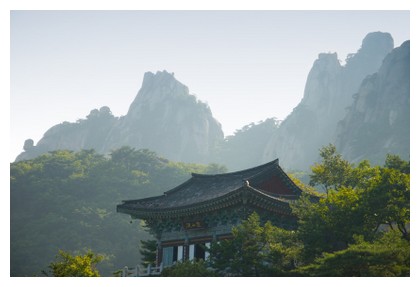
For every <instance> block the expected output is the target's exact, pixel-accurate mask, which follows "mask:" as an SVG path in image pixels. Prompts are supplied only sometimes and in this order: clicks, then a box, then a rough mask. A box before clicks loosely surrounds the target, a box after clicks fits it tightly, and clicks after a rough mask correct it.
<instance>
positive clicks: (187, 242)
mask: <svg viewBox="0 0 420 287" xmlns="http://www.w3.org/2000/svg"><path fill="white" fill-rule="evenodd" d="M189 245H190V244H189V240H188V238H185V241H184V248H183V249H184V255H183V258H182V259H183V261H187V260H188V257H189V254H190V250H189Z"/></svg>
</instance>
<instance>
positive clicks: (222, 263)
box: [210, 213, 300, 276]
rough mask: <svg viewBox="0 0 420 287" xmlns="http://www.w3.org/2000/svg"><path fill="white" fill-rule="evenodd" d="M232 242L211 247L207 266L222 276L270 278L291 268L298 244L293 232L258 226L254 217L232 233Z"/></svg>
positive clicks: (235, 228) (255, 215) (267, 224)
mask: <svg viewBox="0 0 420 287" xmlns="http://www.w3.org/2000/svg"><path fill="white" fill-rule="evenodd" d="M232 236H233V238H232V239H230V240H224V241H221V242H218V243H216V244H212V246H211V248H210V265H211V267H212V268H214V269H215V270H216V271H217V272H218V273H219V274H221V275H229V276H273V275H279V274H282V273H283V272H284V271H286V270H290V269H292V268H293V267H294V265H293V264H294V262H295V259H296V257H297V254H298V253H299V248H300V247H299V244H296V241H295V239H296V237H295V234H294V232H293V231H287V230H284V229H281V228H278V227H275V226H273V225H272V224H271V223H270V222H266V223H265V224H264V225H262V224H261V221H260V217H259V216H258V214H256V213H253V214H251V215H250V216H249V218H248V219H247V220H245V221H244V222H243V223H242V224H240V225H239V226H237V227H234V228H233V229H232Z"/></svg>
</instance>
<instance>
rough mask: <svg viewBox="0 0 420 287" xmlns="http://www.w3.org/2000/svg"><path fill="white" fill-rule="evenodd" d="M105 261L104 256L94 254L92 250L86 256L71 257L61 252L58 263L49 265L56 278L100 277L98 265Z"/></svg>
mask: <svg viewBox="0 0 420 287" xmlns="http://www.w3.org/2000/svg"><path fill="white" fill-rule="evenodd" d="M102 260H103V256H101V255H96V254H94V253H93V252H92V251H91V250H89V251H87V252H86V254H84V255H75V256H73V255H71V254H70V253H68V252H65V251H62V250H59V252H58V256H57V261H55V262H52V263H51V264H50V265H49V269H50V271H51V273H52V275H53V276H54V277H99V276H100V275H99V271H98V270H97V269H96V264H98V263H99V262H101V261H102Z"/></svg>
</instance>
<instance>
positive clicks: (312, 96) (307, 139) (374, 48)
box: [264, 32, 394, 170]
mask: <svg viewBox="0 0 420 287" xmlns="http://www.w3.org/2000/svg"><path fill="white" fill-rule="evenodd" d="M393 42H394V41H393V39H392V37H391V35H390V34H389V33H382V32H373V33H369V34H368V35H366V37H365V38H364V39H363V41H362V45H361V47H360V49H359V50H358V51H357V53H354V54H350V55H349V56H348V57H347V60H346V65H345V66H341V65H340V63H339V61H338V59H337V54H336V53H328V54H326V53H321V54H319V56H318V59H317V60H315V62H314V64H313V67H312V69H311V71H310V72H309V75H308V78H307V81H306V85H305V91H304V96H303V98H302V101H301V102H300V103H299V105H298V106H297V107H296V108H295V109H294V110H293V112H292V113H291V114H290V115H289V116H288V117H287V118H286V119H285V120H284V121H283V122H282V123H281V124H280V126H279V128H278V129H277V131H276V133H275V134H274V135H273V137H272V138H271V140H270V141H269V143H268V144H267V147H266V149H265V151H264V159H265V160H268V159H270V158H276V157H277V158H279V161H280V163H281V164H282V166H284V167H286V168H288V169H301V170H307V169H308V168H309V167H310V165H312V164H314V163H315V162H316V160H317V158H318V153H319V149H320V148H321V147H322V146H324V145H327V144H328V143H331V142H333V141H334V131H335V130H336V125H337V123H338V122H339V121H340V120H342V119H343V117H344V115H345V111H346V108H347V107H348V106H350V105H351V104H352V102H353V97H352V96H353V95H354V94H355V93H356V92H357V90H358V88H359V87H360V84H361V83H362V81H363V79H364V78H366V76H368V75H370V74H373V73H375V72H377V71H378V69H379V67H380V66H381V64H382V61H383V59H384V57H385V56H386V55H387V54H388V53H389V52H390V51H391V50H392V48H393Z"/></svg>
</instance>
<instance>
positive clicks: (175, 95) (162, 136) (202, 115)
mask: <svg viewBox="0 0 420 287" xmlns="http://www.w3.org/2000/svg"><path fill="white" fill-rule="evenodd" d="M222 140H223V131H222V129H221V125H220V124H219V123H218V122H217V120H215V119H214V118H213V116H212V113H211V110H210V108H209V107H208V106H207V105H206V104H204V103H202V102H200V101H198V100H197V99H196V97H195V96H193V95H190V94H189V91H188V88H187V87H186V86H185V85H183V84H182V83H180V82H179V81H177V80H176V79H175V77H174V76H173V74H169V73H168V72H166V71H163V72H157V73H156V74H153V73H150V72H148V73H146V74H145V75H144V79H143V84H142V87H141V89H140V91H139V92H138V94H137V96H136V98H135V100H134V101H133V103H132V104H131V106H130V109H129V111H128V113H127V115H126V116H124V117H121V118H115V117H113V116H112V114H111V112H110V110H109V108H107V107H104V108H101V109H100V110H99V111H98V110H93V111H92V112H91V113H90V115H89V116H87V119H85V120H80V121H78V122H77V123H68V122H65V123H62V124H58V125H56V126H54V127H52V128H50V129H49V130H48V131H47V132H46V133H45V134H44V137H43V138H42V139H41V140H40V141H39V142H38V144H37V145H36V146H33V141H32V142H31V140H27V141H26V142H25V152H23V153H22V154H20V155H19V156H18V157H17V158H16V160H17V161H19V160H25V159H31V158H34V157H36V156H38V155H40V154H43V153H46V152H48V151H54V150H60V149H69V150H74V151H77V150H81V149H91V148H93V149H95V150H97V151H99V152H101V153H108V152H110V151H111V150H113V149H117V148H119V147H121V146H124V145H127V146H131V147H134V148H148V149H150V150H153V151H155V152H157V153H158V154H160V155H162V156H165V157H166V158H169V159H171V160H176V161H184V162H197V163H203V162H207V161H208V160H209V154H210V152H211V150H212V149H213V148H214V146H215V145H216V143H218V142H220V141H222Z"/></svg>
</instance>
